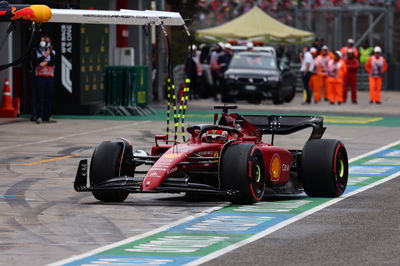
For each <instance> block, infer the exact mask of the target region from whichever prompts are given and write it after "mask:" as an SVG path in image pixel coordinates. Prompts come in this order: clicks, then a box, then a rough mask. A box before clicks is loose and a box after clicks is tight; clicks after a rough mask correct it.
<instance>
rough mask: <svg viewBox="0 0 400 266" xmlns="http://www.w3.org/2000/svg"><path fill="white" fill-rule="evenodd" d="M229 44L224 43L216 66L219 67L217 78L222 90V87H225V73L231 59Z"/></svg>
mask: <svg viewBox="0 0 400 266" xmlns="http://www.w3.org/2000/svg"><path fill="white" fill-rule="evenodd" d="M231 48H232V46H231V44H230V43H226V44H225V45H224V51H223V52H222V53H221V54H220V56H219V57H218V65H219V66H220V69H219V77H220V81H221V83H220V86H221V88H222V90H224V89H225V88H224V86H225V71H226V70H227V69H228V66H229V63H230V62H231V59H232V56H233V54H232V51H231Z"/></svg>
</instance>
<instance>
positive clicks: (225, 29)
mask: <svg viewBox="0 0 400 266" xmlns="http://www.w3.org/2000/svg"><path fill="white" fill-rule="evenodd" d="M314 36H315V35H314V33H312V32H309V31H303V30H298V29H295V28H292V27H290V26H287V25H285V24H283V23H281V22H279V21H277V20H275V19H274V18H272V17H270V16H268V15H267V14H266V13H265V12H264V11H262V10H261V9H260V8H259V7H257V6H256V7H253V8H252V9H251V10H250V11H249V12H247V13H245V14H243V15H241V16H240V17H238V18H236V19H234V20H231V21H229V22H227V23H225V24H222V25H220V26H217V27H213V28H208V29H203V30H197V31H196V38H197V39H198V40H200V41H205V42H218V41H228V40H252V41H263V42H266V43H287V44H300V43H306V42H311V41H312V40H313V39H314Z"/></svg>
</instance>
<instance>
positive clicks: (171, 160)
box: [142, 149, 186, 191]
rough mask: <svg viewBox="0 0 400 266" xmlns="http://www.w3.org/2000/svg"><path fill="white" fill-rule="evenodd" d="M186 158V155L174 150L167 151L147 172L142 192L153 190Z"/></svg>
mask: <svg viewBox="0 0 400 266" xmlns="http://www.w3.org/2000/svg"><path fill="white" fill-rule="evenodd" d="M185 158H186V153H176V152H173V151H172V149H170V150H169V151H167V152H166V153H165V154H164V155H163V156H162V157H161V158H160V159H158V161H157V162H156V163H155V164H154V165H153V167H152V168H151V169H150V170H149V171H148V172H147V174H146V176H145V178H144V179H143V183H142V190H145V191H146V190H153V189H155V188H157V187H159V186H160V185H161V183H162V182H163V181H164V180H165V179H166V178H167V177H168V175H169V174H170V173H171V172H173V171H174V169H175V168H176V167H177V164H178V163H179V162H180V161H182V160H184V159H185Z"/></svg>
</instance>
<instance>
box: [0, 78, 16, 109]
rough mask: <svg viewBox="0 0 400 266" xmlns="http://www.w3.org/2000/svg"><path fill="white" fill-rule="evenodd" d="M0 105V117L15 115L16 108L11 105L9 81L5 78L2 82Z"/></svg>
mask: <svg viewBox="0 0 400 266" xmlns="http://www.w3.org/2000/svg"><path fill="white" fill-rule="evenodd" d="M1 102H2V105H1V108H0V117H17V110H16V109H15V108H14V106H13V100H12V95H11V88H10V81H9V80H8V78H6V80H5V82H4V90H3V98H2V101H1Z"/></svg>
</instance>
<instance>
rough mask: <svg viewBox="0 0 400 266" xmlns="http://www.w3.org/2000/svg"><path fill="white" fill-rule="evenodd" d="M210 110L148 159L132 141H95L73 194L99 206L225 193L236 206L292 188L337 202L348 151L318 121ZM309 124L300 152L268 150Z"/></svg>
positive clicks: (162, 140)
mask: <svg viewBox="0 0 400 266" xmlns="http://www.w3.org/2000/svg"><path fill="white" fill-rule="evenodd" d="M214 108H215V109H222V114H221V115H220V117H218V116H219V115H218V114H215V116H214V123H213V124H199V125H194V126H191V127H189V128H188V129H187V131H188V132H189V133H190V135H191V136H190V138H189V140H188V141H187V142H185V143H176V142H171V140H169V141H168V140H167V137H166V135H156V136H155V145H154V146H153V147H152V149H151V152H150V154H148V153H146V152H144V151H136V152H133V149H132V144H131V142H130V141H128V140H126V139H122V138H121V139H117V140H113V141H104V142H102V143H100V144H99V145H98V146H97V147H96V149H95V150H94V152H93V156H92V158H91V162H90V170H89V175H88V161H87V160H81V161H80V163H79V167H78V171H77V175H76V178H75V182H74V189H75V190H76V191H90V192H92V193H93V196H94V197H95V198H96V199H98V200H100V201H103V202H122V201H124V200H125V199H126V198H127V196H128V194H129V193H138V192H141V193H145V192H161V193H180V192H186V193H187V194H196V193H197V194H200V195H205V194H207V193H212V194H217V195H225V196H226V197H227V199H228V200H230V201H231V202H232V203H237V204H252V203H256V202H258V201H260V200H261V199H262V197H263V195H264V192H266V191H267V189H268V191H276V192H278V193H280V192H282V191H284V190H285V188H287V187H292V188H293V187H294V188H295V192H296V193H299V192H303V191H304V192H305V193H306V194H307V195H309V196H313V197H314V196H315V197H338V196H340V195H341V194H342V193H343V192H344V190H345V189H346V185H347V179H348V158H347V152H346V148H345V146H344V145H343V144H342V143H341V142H340V141H339V140H335V139H321V137H322V135H323V133H324V132H325V129H326V128H325V127H323V118H322V117H319V116H276V115H240V114H237V113H230V114H228V110H229V109H236V108H237V107H236V106H227V105H224V106H215V107H214ZM309 127H310V128H312V133H311V136H310V138H309V140H308V141H307V142H306V143H305V145H304V147H303V149H302V150H287V149H285V148H282V147H279V146H274V145H273V140H274V136H275V135H287V134H291V133H293V132H296V131H299V130H301V129H305V128H309ZM264 134H270V135H271V139H272V141H271V143H265V142H263V140H262V136H263V135H264ZM140 168H147V169H144V170H141V169H140ZM88 179H89V180H88ZM88 182H89V183H90V186H89V187H88V186H87V183H88Z"/></svg>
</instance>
